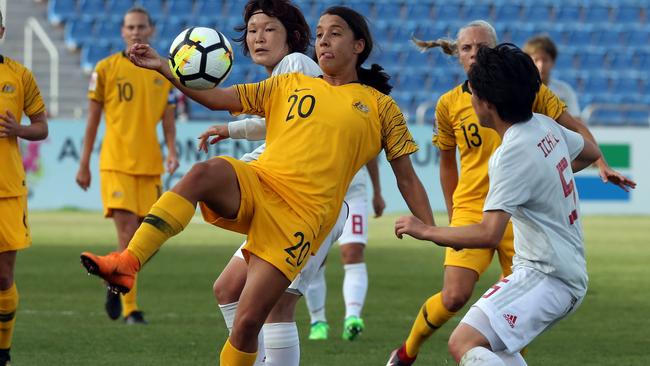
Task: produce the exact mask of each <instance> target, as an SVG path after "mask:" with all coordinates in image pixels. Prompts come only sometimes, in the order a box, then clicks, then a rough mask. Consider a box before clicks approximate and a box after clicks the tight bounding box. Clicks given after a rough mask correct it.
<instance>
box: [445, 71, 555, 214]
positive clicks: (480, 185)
mask: <svg viewBox="0 0 650 366" xmlns="http://www.w3.org/2000/svg"><path fill="white" fill-rule="evenodd" d="M565 110H566V106H565V105H564V103H563V102H562V101H561V100H560V99H559V98H558V97H557V96H555V94H553V92H551V91H550V90H549V89H548V88H547V87H546V86H545V85H542V86H541V88H540V90H539V92H538V93H537V96H536V97H535V101H534V103H533V112H535V113H541V114H545V115H547V116H549V117H551V118H553V119H557V118H558V117H559V116H560V115H561V114H562V112H564V111H565ZM436 126H437V130H436V131H434V134H433V144H434V145H435V146H437V147H438V148H439V149H440V150H452V149H456V147H458V150H459V152H460V173H459V179H458V186H456V190H455V191H454V195H453V199H452V201H453V216H452V220H453V218H454V217H463V218H474V219H476V220H480V219H481V217H482V216H483V203H484V202H485V197H486V196H487V192H488V187H489V181H488V160H489V159H490V156H491V155H492V153H493V152H494V150H496V148H497V147H499V145H501V137H499V134H497V133H496V131H494V130H493V129H491V128H486V127H482V126H481V124H480V123H479V121H478V117H477V116H476V113H475V112H474V108H472V102H471V93H470V90H469V87H468V85H467V82H465V83H463V84H461V85H459V86H457V87H455V88H454V89H452V90H450V91H449V92H447V93H445V94H443V95H442V96H441V97H440V99H439V100H438V105H437V106H436Z"/></svg>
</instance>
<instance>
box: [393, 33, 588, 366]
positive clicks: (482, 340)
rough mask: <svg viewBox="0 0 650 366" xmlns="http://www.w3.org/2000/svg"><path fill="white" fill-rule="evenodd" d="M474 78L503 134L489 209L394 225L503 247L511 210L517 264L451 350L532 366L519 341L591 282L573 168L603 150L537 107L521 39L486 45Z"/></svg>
mask: <svg viewBox="0 0 650 366" xmlns="http://www.w3.org/2000/svg"><path fill="white" fill-rule="evenodd" d="M468 78H469V85H470V90H471V92H472V96H471V103H472V106H473V108H474V111H475V113H476V115H477V116H478V118H479V121H480V123H481V126H483V127H485V128H490V129H493V130H494V131H495V132H497V133H498V135H499V136H500V137H501V139H502V140H503V142H502V144H501V145H500V146H499V148H498V149H496V150H495V151H494V155H493V156H492V157H491V158H490V162H489V176H490V188H489V193H488V196H487V199H486V200H485V207H484V208H483V209H484V211H483V217H482V219H481V221H480V222H479V223H477V224H474V225H467V226H462V227H451V228H450V227H432V226H428V225H425V224H422V223H421V222H419V220H418V219H416V218H414V217H401V218H399V219H398V220H397V222H396V223H395V234H396V235H397V236H398V237H399V238H402V235H403V234H409V235H412V236H413V237H415V238H418V239H421V240H429V241H433V242H434V243H436V244H438V245H441V246H445V247H449V248H496V247H497V246H498V245H499V242H500V241H501V238H502V237H503V235H504V232H505V231H506V228H507V227H508V225H509V221H510V218H511V217H512V221H513V222H514V225H515V227H516V229H517V230H516V232H515V251H516V253H517V256H516V258H515V260H514V266H513V273H512V274H511V275H509V276H507V277H506V278H504V279H502V280H501V281H499V282H498V284H497V285H494V286H492V287H491V288H490V289H488V291H487V292H486V293H485V294H484V295H483V296H482V297H481V298H480V299H479V300H478V301H477V302H476V303H475V304H474V305H473V306H472V307H471V308H470V310H469V311H468V312H467V315H465V317H463V319H462V321H461V323H460V324H459V325H458V326H457V327H456V329H455V330H454V332H453V333H452V335H451V337H450V339H449V351H450V353H451V354H452V356H453V357H454V359H455V360H456V362H458V363H459V364H460V365H461V366H525V365H526V361H524V359H523V357H522V356H521V354H520V353H519V352H520V350H521V349H522V348H523V347H525V346H526V345H527V344H529V343H530V342H531V341H532V340H533V339H534V338H535V337H537V335H539V334H540V333H542V332H544V331H545V330H547V329H548V328H550V327H551V326H553V325H555V324H556V323H557V322H558V321H559V320H562V319H563V318H564V317H566V316H567V315H569V314H571V313H572V312H574V311H575V310H576V309H577V308H578V306H580V304H581V303H582V300H583V298H584V296H585V294H586V292H587V282H588V277H587V268H586V263H585V254H584V239H583V234H582V220H581V218H580V214H579V213H578V212H579V207H578V204H579V202H578V201H579V200H578V193H577V186H576V185H575V181H574V179H573V172H578V171H580V170H582V169H584V168H586V167H587V166H589V165H590V164H591V163H593V162H594V161H595V160H596V159H598V157H599V156H600V151H599V150H598V147H597V146H596V144H595V143H594V142H592V141H589V140H587V139H584V138H583V137H582V136H580V135H579V134H577V133H575V132H573V131H571V130H568V129H566V128H564V127H562V126H560V125H558V124H557V123H556V122H555V121H553V120H552V119H550V118H548V117H547V116H544V115H541V114H533V113H532V106H533V102H534V100H535V99H536V97H537V92H538V91H539V88H540V86H541V85H542V82H541V79H540V76H539V73H538V71H537V69H536V67H535V65H534V64H533V62H532V60H531V59H530V57H529V56H527V55H526V54H525V53H524V52H523V51H521V50H520V49H519V48H517V47H516V46H514V45H512V44H508V43H506V44H501V45H499V46H497V47H496V48H489V47H481V49H480V50H479V51H478V53H477V56H476V62H475V63H474V65H473V66H472V68H471V69H470V71H469V76H468Z"/></svg>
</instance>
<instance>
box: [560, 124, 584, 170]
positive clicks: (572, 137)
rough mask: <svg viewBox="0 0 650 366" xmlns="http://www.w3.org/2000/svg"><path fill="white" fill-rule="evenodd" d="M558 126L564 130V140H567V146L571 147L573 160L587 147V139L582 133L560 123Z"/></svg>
mask: <svg viewBox="0 0 650 366" xmlns="http://www.w3.org/2000/svg"><path fill="white" fill-rule="evenodd" d="M557 126H558V127H559V128H560V131H561V132H562V137H564V141H566V145H567V148H568V149H569V156H570V157H571V161H573V160H574V159H575V158H576V156H578V154H580V152H582V149H583V148H584V147H585V139H584V137H582V135H581V134H579V133H577V132H573V131H571V130H569V129H568V128H565V127H564V126H562V125H560V124H557Z"/></svg>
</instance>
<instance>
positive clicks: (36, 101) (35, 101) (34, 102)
mask: <svg viewBox="0 0 650 366" xmlns="http://www.w3.org/2000/svg"><path fill="white" fill-rule="evenodd" d="M23 88H24V89H23V90H25V101H24V104H23V105H24V107H23V109H24V110H25V114H26V115H28V116H33V115H35V114H38V113H41V112H44V111H45V103H43V98H42V97H41V91H40V90H39V89H38V85H37V84H36V80H35V79H34V75H32V73H31V71H29V70H27V69H25V73H24V74H23ZM19 122H20V121H19Z"/></svg>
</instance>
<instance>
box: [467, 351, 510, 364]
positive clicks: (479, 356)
mask: <svg viewBox="0 0 650 366" xmlns="http://www.w3.org/2000/svg"><path fill="white" fill-rule="evenodd" d="M459 365H460V366H506V364H505V363H503V361H502V360H501V358H499V356H497V355H496V354H494V353H493V352H492V351H490V350H489V349H487V348H485V347H474V348H472V349H470V350H469V351H467V352H465V354H464V355H463V358H461V359H460V364H459Z"/></svg>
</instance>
